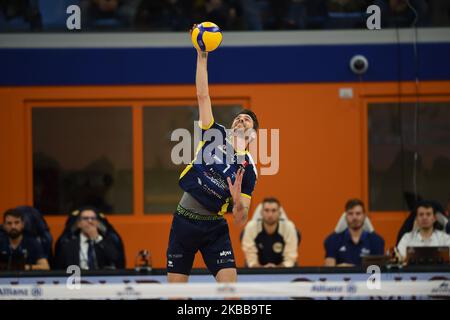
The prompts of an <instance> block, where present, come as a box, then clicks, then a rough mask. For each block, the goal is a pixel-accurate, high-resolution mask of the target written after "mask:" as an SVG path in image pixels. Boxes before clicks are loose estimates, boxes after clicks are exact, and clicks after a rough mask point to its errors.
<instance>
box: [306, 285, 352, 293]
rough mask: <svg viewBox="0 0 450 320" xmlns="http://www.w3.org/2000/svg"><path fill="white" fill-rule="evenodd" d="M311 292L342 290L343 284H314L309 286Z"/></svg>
mask: <svg viewBox="0 0 450 320" xmlns="http://www.w3.org/2000/svg"><path fill="white" fill-rule="evenodd" d="M311 291H312V292H343V291H344V287H343V286H326V285H314V286H312V288H311Z"/></svg>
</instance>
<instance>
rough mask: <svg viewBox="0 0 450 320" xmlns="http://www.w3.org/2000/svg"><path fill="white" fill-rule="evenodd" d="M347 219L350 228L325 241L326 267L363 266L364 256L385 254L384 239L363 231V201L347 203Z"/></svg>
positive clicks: (364, 215) (352, 200)
mask: <svg viewBox="0 0 450 320" xmlns="http://www.w3.org/2000/svg"><path fill="white" fill-rule="evenodd" d="M345 218H346V221H347V225H348V228H347V229H345V230H344V231H343V232H341V233H335V232H334V233H332V234H331V235H329V236H328V238H327V239H326V240H325V251H326V255H325V266H327V267H334V266H338V267H349V266H361V264H362V257H363V256H371V255H383V254H384V240H383V238H381V237H380V236H379V235H378V234H376V233H375V232H367V231H365V230H364V229H363V226H364V220H365V219H366V213H365V209H364V203H363V202H362V201H361V200H359V199H351V200H349V201H347V203H346V204H345Z"/></svg>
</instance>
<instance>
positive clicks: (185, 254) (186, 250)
mask: <svg viewBox="0 0 450 320" xmlns="http://www.w3.org/2000/svg"><path fill="white" fill-rule="evenodd" d="M200 240H201V234H200V233H198V232H197V230H196V228H195V225H194V224H193V223H192V222H190V221H187V220H186V219H185V218H183V217H178V216H174V219H173V221H172V227H171V229H170V235H169V245H168V248H167V273H168V274H169V273H171V274H180V275H185V276H189V274H190V272H191V269H192V265H193V263H194V258H195V253H196V252H197V251H198V247H199V245H200V243H201V242H200ZM178 278H181V276H180V277H177V279H178Z"/></svg>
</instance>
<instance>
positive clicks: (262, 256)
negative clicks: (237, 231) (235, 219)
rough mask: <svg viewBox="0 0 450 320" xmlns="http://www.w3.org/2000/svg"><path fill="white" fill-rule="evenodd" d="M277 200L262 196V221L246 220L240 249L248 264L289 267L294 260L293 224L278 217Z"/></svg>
mask: <svg viewBox="0 0 450 320" xmlns="http://www.w3.org/2000/svg"><path fill="white" fill-rule="evenodd" d="M280 207H281V206H280V201H278V199H276V198H265V199H264V200H263V207H262V221H261V220H259V221H258V220H253V221H250V222H249V223H248V224H247V225H246V227H245V230H244V235H243V238H242V251H244V254H245V261H246V263H247V266H248V267H249V268H258V267H259V268H261V267H264V268H274V267H293V266H294V265H295V263H296V262H297V246H298V236H297V230H296V229H295V225H294V224H293V223H292V222H291V221H289V220H282V219H280V215H281V211H280Z"/></svg>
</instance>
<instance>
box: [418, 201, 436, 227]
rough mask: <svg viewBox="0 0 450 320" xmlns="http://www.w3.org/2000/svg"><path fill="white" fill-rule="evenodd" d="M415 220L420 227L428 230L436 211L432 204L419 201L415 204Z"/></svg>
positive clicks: (432, 223)
mask: <svg viewBox="0 0 450 320" xmlns="http://www.w3.org/2000/svg"><path fill="white" fill-rule="evenodd" d="M416 222H417V225H418V226H419V228H420V229H424V230H429V229H432V228H433V225H434V223H435V222H436V211H435V210H434V207H433V204H432V203H430V202H428V201H421V202H419V203H418V204H417V206H416Z"/></svg>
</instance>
